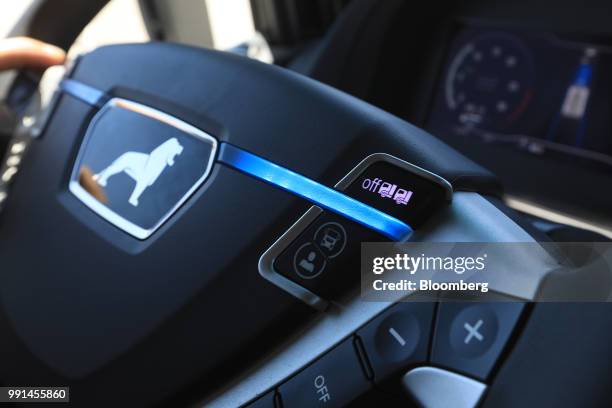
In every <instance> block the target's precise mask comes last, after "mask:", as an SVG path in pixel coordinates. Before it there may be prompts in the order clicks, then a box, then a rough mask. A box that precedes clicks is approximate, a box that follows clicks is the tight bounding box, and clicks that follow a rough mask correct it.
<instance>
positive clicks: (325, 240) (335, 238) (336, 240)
mask: <svg viewBox="0 0 612 408" xmlns="http://www.w3.org/2000/svg"><path fill="white" fill-rule="evenodd" d="M314 242H315V243H316V244H317V245H318V247H319V248H320V249H321V251H323V253H324V254H325V256H327V257H328V258H335V257H336V256H338V255H340V253H341V252H342V251H343V250H344V247H345V246H346V230H345V229H344V227H343V226H342V225H341V224H340V223H338V222H326V223H325V224H323V225H321V226H320V227H319V228H318V229H317V232H315V236H314Z"/></svg>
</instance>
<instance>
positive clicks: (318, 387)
mask: <svg viewBox="0 0 612 408" xmlns="http://www.w3.org/2000/svg"><path fill="white" fill-rule="evenodd" d="M524 309H525V305H524V304H523V303H516V302H504V301H495V302H483V303H470V302H452V301H447V302H441V303H439V304H436V303H433V302H419V301H415V302H405V303H398V304H396V305H394V306H393V307H391V308H389V309H387V310H386V311H385V312H383V313H382V314H380V315H379V316H377V317H375V318H374V319H373V320H371V321H370V322H369V323H367V324H365V325H364V326H362V327H361V328H359V329H358V330H357V331H356V332H355V333H354V334H353V336H351V337H349V338H347V339H345V340H344V341H342V342H341V343H340V344H338V345H337V346H335V347H334V348H333V349H331V350H330V351H328V352H327V353H326V354H324V355H323V356H322V357H320V358H319V359H317V360H316V361H315V362H313V363H312V364H310V365H309V366H307V367H306V368H304V369H303V370H302V371H300V372H298V373H297V374H296V375H294V376H293V377H292V378H290V379H289V380H287V381H286V382H284V383H282V384H280V385H279V386H278V387H277V388H276V389H275V390H273V391H270V392H269V393H267V394H266V395H265V396H263V397H262V398H260V399H259V400H257V401H255V402H253V403H252V404H250V405H248V407H258V408H259V407H274V406H276V407H279V406H285V407H316V406H331V407H341V406H345V405H346V404H348V403H350V402H351V401H353V400H355V398H357V397H359V396H361V395H363V394H365V393H367V392H368V391H369V390H370V389H371V388H372V387H373V386H374V385H377V386H381V387H383V388H382V389H386V388H387V385H388V384H389V380H393V379H396V380H398V379H399V377H402V380H401V382H402V385H403V388H404V390H405V391H407V392H408V393H409V394H411V396H412V397H413V398H414V399H415V400H417V401H418V403H419V404H420V406H423V407H425V408H442V407H448V406H454V407H459V408H472V407H474V406H476V405H477V404H478V402H479V401H480V399H481V398H482V396H483V394H484V392H485V390H486V383H487V381H488V380H489V379H490V377H491V373H492V372H493V369H494V367H495V365H496V364H497V362H498V360H499V359H500V356H501V355H502V352H503V351H504V349H506V346H507V344H508V343H509V340H510V338H511V337H512V335H513V333H514V332H515V329H516V326H517V323H518V322H519V320H520V319H521V316H522V315H523V312H524ZM386 384H387V385H386ZM424 384H427V386H426V387H424V386H423V385H424ZM457 395H459V396H461V398H460V399H458V400H453V399H452V398H453V396H457ZM281 401H282V402H281ZM275 404H276V405H275ZM280 404H282V405H280Z"/></svg>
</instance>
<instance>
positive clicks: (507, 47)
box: [445, 34, 533, 131]
mask: <svg viewBox="0 0 612 408" xmlns="http://www.w3.org/2000/svg"><path fill="white" fill-rule="evenodd" d="M532 83H533V61H532V56H531V54H530V53H529V51H528V50H527V49H526V48H525V47H524V46H523V44H522V43H521V41H520V40H519V39H518V38H516V37H513V36H511V35H508V34H489V35H484V36H481V37H477V38H475V39H473V40H472V41H470V42H468V43H467V44H465V45H464V46H463V47H462V48H461V49H459V51H458V52H457V53H456V54H455V56H454V58H453V60H452V62H451V64H450V66H449V69H448V73H447V76H446V83H445V97H446V104H447V106H448V108H449V109H450V110H451V111H452V112H454V113H455V114H456V121H457V123H459V124H460V125H465V126H471V127H478V128H481V129H484V130H491V131H503V130H505V129H507V127H508V126H509V125H511V124H512V123H513V122H514V121H516V120H517V119H518V118H519V117H520V116H521V114H522V113H523V112H524V111H525V109H526V108H527V105H528V103H529V100H530V99H531V92H532V91H531V87H532Z"/></svg>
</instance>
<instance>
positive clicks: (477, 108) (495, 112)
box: [427, 28, 612, 171]
mask: <svg viewBox="0 0 612 408" xmlns="http://www.w3.org/2000/svg"><path fill="white" fill-rule="evenodd" d="M610 72H612V48H610V47H608V46H605V45H602V44H597V43H595V44H592V43H589V42H586V41H577V40H573V39H569V38H563V37H560V36H557V35H553V34H550V33H541V32H524V31H511V30H492V29H484V28H464V29H462V30H460V31H458V32H457V34H456V36H455V37H454V39H453V40H452V41H451V44H450V48H449V52H448V54H447V58H446V63H445V65H444V69H443V72H442V78H441V80H440V81H439V86H438V89H437V92H436V97H435V101H434V104H433V109H432V111H431V114H430V116H429V120H428V124H427V128H428V130H429V131H430V132H431V133H433V134H435V135H437V136H439V137H441V138H443V139H445V140H446V141H448V142H450V143H451V144H453V141H457V142H459V143H460V144H461V145H462V146H465V145H466V144H469V143H490V144H498V145H507V146H508V147H509V148H514V149H520V150H523V151H525V152H527V153H529V154H534V155H549V156H552V157H557V158H558V159H559V160H566V161H571V162H573V163H583V164H587V165H595V166H599V167H601V168H605V169H607V170H608V171H612V80H611V79H610V78H609V77H610V75H609V73H610Z"/></svg>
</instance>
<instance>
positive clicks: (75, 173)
mask: <svg viewBox="0 0 612 408" xmlns="http://www.w3.org/2000/svg"><path fill="white" fill-rule="evenodd" d="M110 109H125V110H129V111H131V112H134V113H137V114H140V115H143V116H147V117H149V118H152V119H155V120H157V121H160V122H163V123H165V124H167V125H169V126H172V127H174V128H176V129H178V130H180V131H182V132H184V133H186V134H188V135H190V136H193V137H196V138H199V139H202V140H204V141H205V142H207V143H210V145H211V152H210V155H209V157H208V162H207V164H206V170H205V172H204V174H202V176H201V177H200V178H199V179H198V180H197V181H196V183H195V184H194V185H193V186H192V187H191V188H190V189H189V190H188V191H187V192H186V193H185V195H183V197H182V198H181V199H180V200H179V201H178V202H177V203H176V204H175V205H174V206H173V207H172V208H171V209H170V211H168V212H167V213H166V214H165V215H164V216H163V217H162V218H161V219H160V220H159V221H158V222H157V223H156V224H155V225H154V226H153V227H152V228H148V229H146V228H142V227H140V226H138V225H136V224H134V223H132V222H130V221H128V220H126V219H125V218H123V217H122V216H120V215H119V214H117V213H115V212H114V211H113V210H111V209H110V208H108V207H106V206H105V205H104V204H102V203H101V202H99V201H98V200H97V199H96V198H94V197H93V196H92V195H91V194H89V193H88V192H87V191H86V190H85V189H84V188H83V187H81V185H80V184H79V182H78V180H79V166H80V164H81V160H82V159H83V155H84V154H85V148H86V146H87V142H88V140H89V137H90V136H91V134H90V132H91V131H92V129H93V127H94V126H95V124H96V122H97V121H98V120H100V118H102V116H104V114H105V113H106V112H107V111H108V110H110ZM217 148H218V142H217V139H215V138H214V137H213V136H211V135H209V134H208V133H206V132H204V131H203V130H201V129H198V128H196V127H195V126H192V125H190V124H188V123H186V122H184V121H182V120H180V119H178V118H176V117H174V116H171V115H168V114H166V113H164V112H161V111H158V110H156V109H153V108H150V107H148V106H145V105H142V104H140V103H137V102H132V101H129V100H126V99H122V98H113V99H111V100H109V101H108V102H107V103H106V104H105V105H104V106H103V107H102V108H101V109H100V110H99V111H98V112H97V113H96V114H95V116H94V117H93V119H92V120H91V122H90V123H89V126H88V128H87V131H86V132H85V137H84V138H83V142H82V143H81V148H80V150H79V154H78V155H77V158H76V161H75V165H74V168H73V170H72V174H71V176H70V183H69V185H68V189H69V190H70V192H71V193H72V194H74V196H75V197H77V198H78V199H79V200H80V201H81V202H83V204H85V205H86V206H87V207H89V208H90V209H91V210H92V211H94V212H95V213H96V214H98V215H99V216H101V217H102V218H104V219H105V220H106V221H108V222H110V223H111V224H113V225H115V226H116V227H118V228H120V229H122V230H123V231H125V232H127V233H128V234H130V235H132V236H134V237H136V238H138V239H141V240H144V239H147V238H148V237H150V236H151V235H152V234H153V233H154V232H155V231H157V230H158V229H159V228H160V227H161V226H162V225H163V224H164V223H165V222H166V221H167V220H168V219H169V218H170V217H171V216H172V214H174V213H175V212H176V211H177V210H178V209H179V208H180V207H181V206H182V205H183V204H184V203H185V201H187V199H189V197H190V196H191V195H192V194H193V193H194V192H195V191H196V190H197V189H198V188H199V187H200V186H201V185H202V183H204V181H205V180H206V178H207V177H208V176H209V174H210V172H211V170H212V166H213V164H214V162H215V157H216V155H217Z"/></svg>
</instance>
